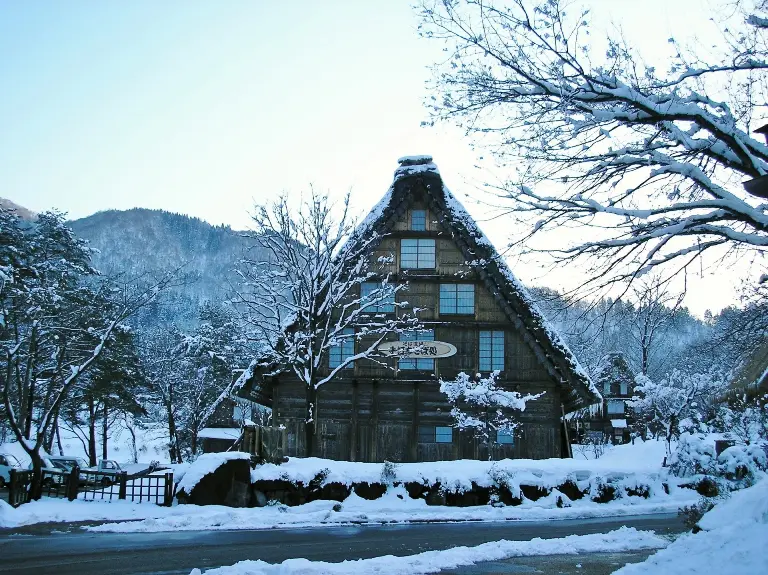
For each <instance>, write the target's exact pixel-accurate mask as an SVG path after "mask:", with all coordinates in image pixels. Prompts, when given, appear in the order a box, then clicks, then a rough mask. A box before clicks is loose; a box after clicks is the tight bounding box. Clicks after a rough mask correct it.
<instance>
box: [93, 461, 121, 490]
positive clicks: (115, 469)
mask: <svg viewBox="0 0 768 575" xmlns="http://www.w3.org/2000/svg"><path fill="white" fill-rule="evenodd" d="M85 471H88V472H89V473H88V476H89V477H88V480H89V481H90V482H93V483H101V484H102V485H110V484H112V483H113V482H114V481H115V476H116V475H117V474H118V473H120V472H121V471H123V469H122V467H120V464H119V463H118V462H117V461H115V460H114V459H101V460H100V461H99V464H98V465H96V466H94V467H88V468H87V469H86V470H85Z"/></svg>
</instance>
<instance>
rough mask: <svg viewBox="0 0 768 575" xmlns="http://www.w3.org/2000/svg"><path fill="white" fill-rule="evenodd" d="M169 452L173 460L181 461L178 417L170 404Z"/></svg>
mask: <svg viewBox="0 0 768 575" xmlns="http://www.w3.org/2000/svg"><path fill="white" fill-rule="evenodd" d="M167 409H168V440H169V447H168V452H169V455H170V458H171V461H173V462H175V463H181V452H180V451H179V438H178V437H176V419H175V418H174V417H173V408H172V406H170V405H169V406H168V407H167Z"/></svg>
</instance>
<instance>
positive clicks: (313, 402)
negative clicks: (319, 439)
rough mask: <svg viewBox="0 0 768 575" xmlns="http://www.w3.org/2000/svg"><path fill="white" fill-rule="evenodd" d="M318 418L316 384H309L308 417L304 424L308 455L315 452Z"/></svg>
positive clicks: (310, 455)
mask: <svg viewBox="0 0 768 575" xmlns="http://www.w3.org/2000/svg"><path fill="white" fill-rule="evenodd" d="M316 419H317V390H316V389H315V386H314V385H309V386H307V418H306V421H305V424H304V430H305V435H306V437H305V441H306V449H305V452H306V457H312V456H313V454H314V452H315V428H316Z"/></svg>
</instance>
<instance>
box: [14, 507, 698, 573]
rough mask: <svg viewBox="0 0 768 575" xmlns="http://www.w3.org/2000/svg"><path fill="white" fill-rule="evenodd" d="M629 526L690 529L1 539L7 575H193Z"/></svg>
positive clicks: (559, 525)
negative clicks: (246, 563)
mask: <svg viewBox="0 0 768 575" xmlns="http://www.w3.org/2000/svg"><path fill="white" fill-rule="evenodd" d="M622 525H628V526H631V527H636V528H638V529H649V530H653V531H656V532H657V533H659V534H665V533H678V532H681V531H683V530H684V527H683V525H682V523H681V522H680V520H679V519H678V518H677V516H675V515H652V516H647V515H646V516H638V517H623V518H609V519H581V520H567V521H535V522H534V521H525V522H523V521H506V522H497V523H480V522H470V523H428V524H410V525H386V526H354V527H326V528H314V529H284V530H283V529H281V530H265V531H207V532H206V531H187V532H183V531H181V532H179V531H176V532H168V533H88V532H86V531H82V530H79V529H76V530H73V531H71V532H60V533H57V532H53V533H40V534H30V533H29V532H27V533H21V534H19V533H3V534H1V535H0V573H14V574H27V575H29V574H35V575H39V574H41V573H51V574H56V575H66V574H69V573H72V574H77V575H91V574H92V575H97V574H98V575H112V574H121V575H128V574H131V575H139V574H149V573H153V574H171V573H174V574H175V573H183V574H185V575H187V574H188V573H189V572H190V571H191V570H192V569H193V568H195V567H200V568H210V567H219V566H222V565H231V564H233V563H236V562H237V561H242V560H244V559H262V560H263V561H267V562H269V563H279V562H281V561H283V560H285V559H289V558H292V557H305V558H307V559H310V560H315V561H332V562H336V561H343V560H344V559H361V558H368V557H377V556H380V555H388V554H392V555H411V554H414V553H419V552H422V551H428V550H433V549H447V548H450V547H456V546H459V545H479V544H480V543H486V542H488V541H496V540H499V539H509V540H528V539H533V538H534V537H542V538H552V537H563V536H565V535H571V534H578V535H583V534H587V533H603V532H606V531H610V530H612V529H616V528H618V527H620V526H622Z"/></svg>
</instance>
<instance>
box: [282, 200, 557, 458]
mask: <svg viewBox="0 0 768 575" xmlns="http://www.w3.org/2000/svg"><path fill="white" fill-rule="evenodd" d="M426 199H427V198H426V194H425V192H424V191H423V190H421V191H416V192H414V193H413V194H412V196H411V197H410V198H409V202H408V203H409V204H410V205H407V206H402V205H401V206H400V209H399V212H398V213H397V214H396V216H395V217H394V221H393V223H392V226H391V228H390V230H389V233H388V234H387V235H386V236H385V237H384V238H383V239H382V241H381V242H380V243H379V245H378V246H377V248H376V249H375V250H374V251H373V253H372V254H371V258H372V261H373V262H378V261H379V258H380V257H382V256H384V257H392V262H391V263H390V264H388V265H387V266H386V267H385V268H384V269H382V273H390V274H392V276H393V278H392V279H393V280H394V281H398V282H402V281H407V282H408V284H409V288H408V290H405V291H402V292H400V294H398V301H408V302H409V304H411V306H416V307H419V308H425V309H424V311H422V312H421V313H420V314H419V318H420V319H421V321H422V322H423V323H424V326H425V328H432V329H434V330H435V339H437V340H440V341H446V342H449V343H452V344H453V345H455V346H456V347H457V350H458V353H457V354H456V355H455V356H453V357H451V358H445V359H439V360H437V361H436V362H435V364H436V365H435V370H434V372H430V373H425V372H418V371H410V370H407V371H406V370H403V371H399V372H396V371H395V370H394V369H393V368H394V367H395V360H389V361H388V367H384V366H382V365H380V364H378V363H376V362H373V361H371V360H361V361H358V362H356V364H355V366H354V368H353V369H349V370H346V371H345V372H344V374H343V376H342V377H339V378H337V379H336V380H334V381H332V382H330V383H327V384H325V385H323V386H322V387H321V388H320V389H319V390H318V397H317V408H316V412H315V414H314V419H315V421H316V422H317V427H316V432H315V437H314V449H313V454H315V455H317V456H320V457H328V458H331V459H342V460H356V461H384V460H389V461H432V460H444V459H457V458H485V457H487V453H486V452H485V451H484V450H483V449H482V448H481V447H480V446H479V445H478V443H477V441H476V440H474V439H473V438H472V437H471V434H470V433H466V432H458V431H454V441H453V443H450V444H448V443H420V442H419V441H418V429H419V426H425V425H426V426H435V425H439V426H450V425H451V424H452V418H451V416H450V410H451V406H450V405H449V404H448V402H447V400H446V397H445V395H444V394H442V393H441V392H440V390H439V382H438V378H439V377H443V378H445V379H450V378H453V377H455V376H456V375H457V374H458V373H459V372H460V371H465V372H467V373H475V372H477V370H478V365H479V359H478V347H479V343H478V340H479V331H480V330H481V329H490V330H503V331H504V332H505V345H504V353H505V358H504V364H505V370H504V372H503V373H502V376H501V379H500V380H499V383H500V385H502V386H503V387H505V388H507V389H515V390H518V391H520V392H522V393H540V392H545V394H544V396H543V397H541V398H540V399H538V400H536V401H534V402H531V403H529V404H528V407H527V409H526V411H525V412H524V413H522V414H521V416H520V420H521V421H522V422H523V426H522V435H521V437H520V438H519V439H518V440H517V441H516V443H515V445H513V446H512V445H509V446H501V455H502V456H504V457H529V458H543V457H558V456H559V455H560V453H561V437H560V409H561V388H560V385H559V384H558V382H557V381H555V380H554V378H553V377H552V376H551V375H550V372H549V371H548V370H547V369H546V368H545V367H544V366H543V365H542V364H541V362H540V361H539V360H538V358H537V357H536V355H535V354H534V352H533V351H532V349H531V348H530V346H529V345H528V344H527V343H526V342H525V341H524V339H523V337H522V335H521V333H520V332H519V331H518V329H517V328H516V327H515V326H514V325H513V324H512V323H511V322H510V321H509V319H508V317H507V316H506V315H505V313H504V310H502V309H501V308H500V306H499V305H498V303H497V301H496V298H495V297H494V296H493V295H492V294H491V293H490V292H489V291H488V289H487V287H486V285H485V283H484V281H483V280H481V278H480V277H479V275H478V274H477V273H476V272H475V271H474V269H473V268H472V267H471V266H469V265H467V264H466V262H465V259H466V258H465V256H464V254H463V253H462V252H461V250H460V249H459V248H458V246H457V245H456V243H455V241H454V240H453V238H452V234H451V232H450V230H446V229H443V228H442V226H441V225H440V223H439V221H438V216H437V214H433V213H430V212H429V209H428V204H427V201H426ZM412 209H427V210H428V213H427V221H428V230H427V231H425V232H424V231H422V232H414V231H411V230H410V229H409V228H410V220H409V214H410V210H412ZM404 237H407V238H414V237H429V238H434V239H435V240H436V254H435V255H436V268H435V269H434V270H401V269H400V261H399V258H400V240H401V239H402V238H404ZM377 265H378V264H375V263H374V264H373V265H372V268H371V269H376V266H377ZM469 282H471V283H473V284H474V285H475V313H474V315H473V316H471V317H468V316H452V315H442V316H441V314H440V312H439V289H440V288H439V286H440V283H469ZM392 339H394V337H393V338H392ZM365 343H367V342H363V343H362V345H365ZM278 379H279V381H278V383H277V385H275V386H274V388H273V406H274V409H275V411H274V417H275V421H276V423H278V424H282V425H285V426H286V427H287V428H288V433H287V443H286V445H285V453H286V454H287V455H291V456H296V455H305V454H306V453H307V449H306V447H307V446H306V445H305V444H304V443H305V432H304V421H305V410H306V399H305V397H306V390H305V389H304V387H303V385H302V384H301V383H299V382H298V381H295V380H293V379H292V378H291V377H290V375H289V374H288V375H284V376H281V377H280V378H278Z"/></svg>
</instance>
